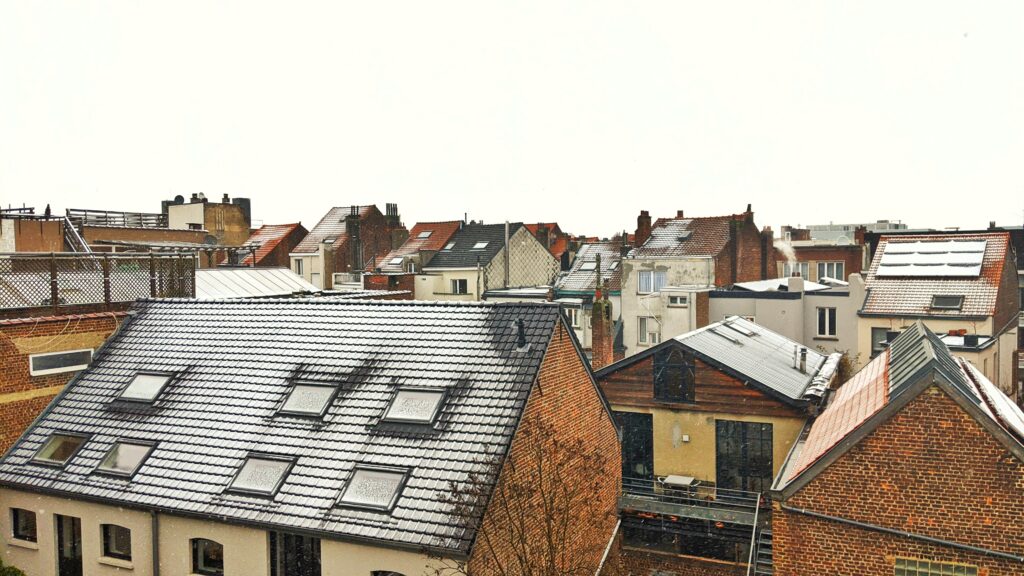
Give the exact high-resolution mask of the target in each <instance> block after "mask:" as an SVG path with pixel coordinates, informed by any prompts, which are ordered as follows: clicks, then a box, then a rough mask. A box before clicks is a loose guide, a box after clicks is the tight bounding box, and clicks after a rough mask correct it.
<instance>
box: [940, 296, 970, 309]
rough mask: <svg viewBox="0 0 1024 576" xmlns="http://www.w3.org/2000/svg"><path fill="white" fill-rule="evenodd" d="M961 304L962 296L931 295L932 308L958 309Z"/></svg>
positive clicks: (962, 302) (962, 303)
mask: <svg viewBox="0 0 1024 576" xmlns="http://www.w3.org/2000/svg"><path fill="white" fill-rule="evenodd" d="M963 305H964V297H963V296H939V295H935V296H932V308H934V309H936V310H959V309H961V308H962V307H963Z"/></svg>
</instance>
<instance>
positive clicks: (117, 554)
mask: <svg viewBox="0 0 1024 576" xmlns="http://www.w3.org/2000/svg"><path fill="white" fill-rule="evenodd" d="M103 555H104V556H109V557H111V558H120V559H122V560H131V559H132V531H131V530H129V529H127V528H125V527H124V526H117V525H115V524H104V525H103Z"/></svg>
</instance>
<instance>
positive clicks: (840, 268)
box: [818, 262, 846, 281]
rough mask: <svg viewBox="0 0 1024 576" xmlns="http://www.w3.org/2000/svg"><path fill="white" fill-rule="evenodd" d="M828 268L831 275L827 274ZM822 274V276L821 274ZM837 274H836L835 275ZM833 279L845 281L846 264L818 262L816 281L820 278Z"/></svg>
mask: <svg viewBox="0 0 1024 576" xmlns="http://www.w3.org/2000/svg"><path fill="white" fill-rule="evenodd" d="M829 268H831V269H832V273H831V274H829ZM822 272H824V274H822ZM837 272H838V274H837ZM826 277H828V278H835V279H836V280H843V281H845V280H846V263H845V262H818V280H821V279H822V278H826Z"/></svg>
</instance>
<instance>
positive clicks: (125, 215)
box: [66, 208, 167, 228]
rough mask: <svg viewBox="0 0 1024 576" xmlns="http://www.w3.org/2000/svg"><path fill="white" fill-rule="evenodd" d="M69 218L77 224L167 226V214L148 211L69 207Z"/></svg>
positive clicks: (142, 226)
mask: <svg viewBox="0 0 1024 576" xmlns="http://www.w3.org/2000/svg"><path fill="white" fill-rule="evenodd" d="M66 214H67V218H68V220H70V221H71V222H72V223H73V224H74V225H75V226H78V227H81V226H114V227H118V228H167V215H166V214H158V213H148V212H116V211H112V210H82V209H79V208H68V209H67V211H66Z"/></svg>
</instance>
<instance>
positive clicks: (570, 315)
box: [562, 308, 580, 328]
mask: <svg viewBox="0 0 1024 576" xmlns="http://www.w3.org/2000/svg"><path fill="white" fill-rule="evenodd" d="M562 310H565V317H566V319H568V320H569V325H570V326H572V327H573V328H579V327H580V309H579V308H562Z"/></svg>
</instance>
